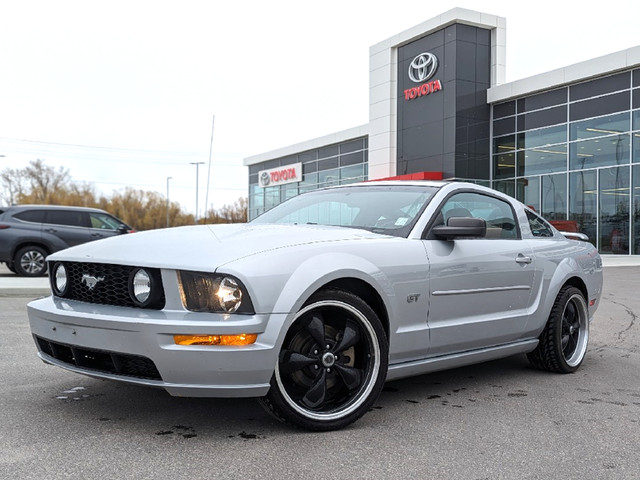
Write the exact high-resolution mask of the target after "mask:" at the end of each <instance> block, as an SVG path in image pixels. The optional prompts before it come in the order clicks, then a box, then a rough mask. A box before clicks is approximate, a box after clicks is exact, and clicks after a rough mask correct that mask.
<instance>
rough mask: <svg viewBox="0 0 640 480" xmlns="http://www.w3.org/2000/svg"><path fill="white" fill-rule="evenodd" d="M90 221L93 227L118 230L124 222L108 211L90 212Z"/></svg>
mask: <svg viewBox="0 0 640 480" xmlns="http://www.w3.org/2000/svg"><path fill="white" fill-rule="evenodd" d="M89 222H90V223H91V228H100V229H103V230H118V229H119V228H120V227H121V226H122V223H121V222H119V221H118V220H116V219H115V218H113V217H112V216H111V215H107V214H106V213H90V214H89Z"/></svg>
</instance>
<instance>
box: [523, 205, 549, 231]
mask: <svg viewBox="0 0 640 480" xmlns="http://www.w3.org/2000/svg"><path fill="white" fill-rule="evenodd" d="M527 220H529V228H531V234H532V235H533V236H534V237H553V230H551V228H550V227H549V225H548V224H547V222H545V221H544V220H543V219H542V218H541V217H539V216H537V215H536V214H534V213H531V212H530V211H528V210H527Z"/></svg>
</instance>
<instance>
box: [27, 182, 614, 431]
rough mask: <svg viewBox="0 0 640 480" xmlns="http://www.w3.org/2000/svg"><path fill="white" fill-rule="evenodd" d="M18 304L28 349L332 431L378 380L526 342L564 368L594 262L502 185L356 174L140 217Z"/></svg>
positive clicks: (582, 339) (587, 304)
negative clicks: (251, 211) (240, 215)
mask: <svg viewBox="0 0 640 480" xmlns="http://www.w3.org/2000/svg"><path fill="white" fill-rule="evenodd" d="M48 262H49V272H50V280H51V289H52V292H53V295H52V296H50V297H47V298H43V299H39V300H36V301H33V302H31V303H30V304H29V308H28V310H29V321H30V325H31V330H32V333H33V337H34V339H35V343H36V345H37V348H38V355H39V357H40V358H41V359H42V360H44V361H45V362H46V363H49V364H52V365H57V366H59V367H62V368H65V369H67V370H71V371H74V372H77V373H82V374H86V375H91V376H93V377H98V378H106V379H112V380H119V381H123V382H129V383H133V384H138V385H147V386H154V387H161V388H164V389H166V390H167V391H168V392H169V393H170V394H171V395H176V396H197V397H260V401H261V403H262V404H263V406H264V407H265V408H266V409H267V410H268V411H269V412H270V413H271V414H273V415H274V416H275V417H277V418H278V419H280V420H282V421H284V422H287V423H290V424H293V425H296V426H299V427H303V428H307V429H313V430H331V429H337V428H341V427H344V426H346V425H348V424H350V423H352V422H354V421H355V420H357V419H358V418H359V417H361V416H362V415H363V414H364V413H365V412H367V410H368V409H370V408H371V407H372V406H373V404H374V402H375V401H376V399H377V397H378V395H379V394H380V391H381V389H382V387H383V384H384V382H385V380H394V379H398V378H402V377H407V376H411V375H419V374H424V373H426V372H432V371H435V370H442V369H446V368H452V367H459V366H462V365H468V364H471V363H477V362H484V361H487V360H492V359H496V358H500V357H505V356H509V355H514V354H523V353H526V354H527V356H528V358H529V360H530V361H531V363H532V364H533V365H534V366H535V367H537V368H540V369H544V370H549V371H552V372H559V373H571V372H574V371H575V370H576V369H577V368H578V367H579V366H580V364H581V363H582V361H583V359H584V357H585V353H586V350H587V343H588V340H589V323H590V321H591V319H592V317H593V314H594V312H595V310H596V308H597V307H598V302H599V299H600V295H601V289H602V262H601V259H600V256H599V255H598V252H597V250H596V249H595V248H594V247H593V246H592V245H591V244H590V243H587V242H584V241H579V240H572V239H568V238H566V237H565V236H564V235H562V234H561V233H560V232H558V231H557V230H555V229H554V228H553V227H552V226H551V225H549V223H547V222H546V221H545V220H544V219H542V218H541V217H540V216H538V215H537V214H536V213H535V212H534V211H532V210H531V209H529V208H527V207H525V206H524V205H522V204H521V203H519V202H517V201H516V200H514V199H513V198H511V197H508V196H506V195H503V194H501V193H498V192H496V191H494V190H490V189H488V188H484V187H480V186H477V185H472V184H467V183H444V182H371V183H363V184H356V185H350V186H343V187H337V188H330V189H325V190H319V191H315V192H311V193H307V194H302V195H299V196H297V197H295V198H292V199H290V200H288V201H287V202H284V203H283V204H281V205H279V206H277V207H275V208H274V209H272V210H270V211H268V212H267V213H265V214H264V215H262V216H261V217H258V218H257V219H255V220H253V221H252V222H249V223H247V224H242V225H238V224H236V225H206V226H195V227H182V228H173V229H168V230H156V231H150V232H144V233H137V234H135V235H126V236H121V237H114V238H110V239H105V240H100V241H98V242H92V243H89V244H85V245H80V246H78V247H74V248H70V249H67V250H64V251H61V252H58V253H56V254H54V255H51V256H50V257H49V258H48Z"/></svg>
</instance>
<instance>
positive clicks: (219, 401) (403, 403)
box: [42, 356, 544, 440]
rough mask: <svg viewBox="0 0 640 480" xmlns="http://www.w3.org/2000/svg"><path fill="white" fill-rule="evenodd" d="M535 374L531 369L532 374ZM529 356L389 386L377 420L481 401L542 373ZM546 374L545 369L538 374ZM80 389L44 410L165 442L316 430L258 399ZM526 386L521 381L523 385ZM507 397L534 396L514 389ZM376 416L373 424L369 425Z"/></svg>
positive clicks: (129, 388)
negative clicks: (414, 409) (284, 418)
mask: <svg viewBox="0 0 640 480" xmlns="http://www.w3.org/2000/svg"><path fill="white" fill-rule="evenodd" d="M526 370H530V371H526ZM535 372H537V371H536V370H533V369H531V368H530V367H528V362H527V360H526V358H525V357H524V356H515V357H510V358H506V359H501V360H496V361H492V362H486V363H483V364H478V365H473V366H469V367H461V368H457V369H453V370H446V371H441V372H436V373H431V374H426V375H421V376H417V377H411V378H406V379H402V380H395V381H392V382H387V383H386V384H385V386H384V389H383V392H382V394H381V395H380V397H379V399H378V401H377V402H376V404H375V405H374V407H373V408H371V410H370V412H372V411H373V412H377V413H375V414H373V415H375V416H379V415H382V416H390V417H397V416H402V415H406V414H405V413H403V412H404V409H406V408H407V403H410V404H418V403H429V402H431V404H436V403H437V404H440V405H443V406H450V407H451V408H462V407H463V402H462V400H461V399H462V398H463V397H464V399H465V401H466V402H469V401H471V402H473V397H474V396H475V395H480V396H482V395H485V396H486V395H489V394H490V392H491V391H493V390H495V389H497V388H500V389H501V388H502V385H503V384H504V383H514V379H520V378H522V376H523V375H524V376H526V375H530V374H535ZM538 373H540V374H544V373H542V372H538ZM68 379H73V380H74V381H73V383H75V385H69V386H68V388H67V389H66V390H63V391H61V392H57V393H56V394H54V395H53V396H51V397H49V398H48V399H47V398H46V397H45V398H43V399H42V403H43V405H42V407H43V408H44V409H46V410H49V411H50V412H51V413H54V412H55V413H56V416H58V417H59V416H60V413H61V412H62V417H61V418H62V419H63V420H64V421H69V422H76V423H77V422H80V423H81V424H83V426H84V427H86V428H91V426H92V425H93V426H95V425H96V424H100V425H102V426H108V425H110V426H117V428H118V429H119V430H125V431H128V430H131V434H136V432H137V433H138V434H139V432H140V431H143V432H144V433H146V434H149V435H156V436H158V437H180V438H184V439H190V438H196V437H206V438H221V437H225V438H229V439H233V438H237V439H242V440H258V439H261V438H266V436H267V435H268V436H270V437H271V436H279V435H282V434H285V435H290V434H292V433H303V434H304V433H309V432H304V431H302V430H298V429H295V428H293V427H289V426H287V425H284V424H281V423H280V422H278V421H277V420H276V419H274V418H273V417H271V415H269V414H268V413H267V412H266V411H265V410H263V409H262V408H261V407H260V405H259V404H258V402H257V401H256V400H255V399H252V398H229V399H225V398H180V397H172V396H170V395H169V394H168V393H166V392H165V391H164V390H162V389H155V388H147V387H141V386H137V385H128V384H121V383H116V382H112V381H108V380H99V379H93V378H88V377H77V376H75V375H74V376H71V375H69V376H66V375H65V383H66V384H68ZM515 383H518V382H515ZM513 390H514V391H513V392H511V391H509V392H508V393H505V395H509V396H526V392H524V391H519V390H518V389H513ZM370 416H372V415H371V413H369V414H367V415H365V417H364V418H363V419H361V420H360V421H358V422H356V423H355V424H353V425H351V426H349V427H348V429H349V430H351V429H358V428H367V427H371V426H375V424H376V422H377V421H378V420H376V419H375V418H369V417H370ZM367 419H369V420H367Z"/></svg>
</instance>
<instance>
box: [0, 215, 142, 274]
mask: <svg viewBox="0 0 640 480" xmlns="http://www.w3.org/2000/svg"><path fill="white" fill-rule="evenodd" d="M133 231H134V230H133V229H132V228H131V227H130V226H129V225H127V224H126V223H124V222H123V221H122V220H119V219H118V218H116V217H114V216H113V215H111V214H109V213H107V212H105V211H104V210H100V209H97V208H85V207H67V206H58V205H14V206H11V207H5V208H0V262H5V263H6V264H7V267H8V268H9V270H11V271H12V272H14V273H16V274H18V275H20V276H23V277H39V276H42V275H45V274H46V273H47V264H46V262H45V258H46V257H47V255H49V254H50V253H54V252H57V251H59V250H62V249H64V248H68V247H72V246H74V245H80V244H81V243H86V242H90V241H93V240H98V239H101V238H106V237H111V236H114V235H120V234H123V233H131V232H133Z"/></svg>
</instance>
